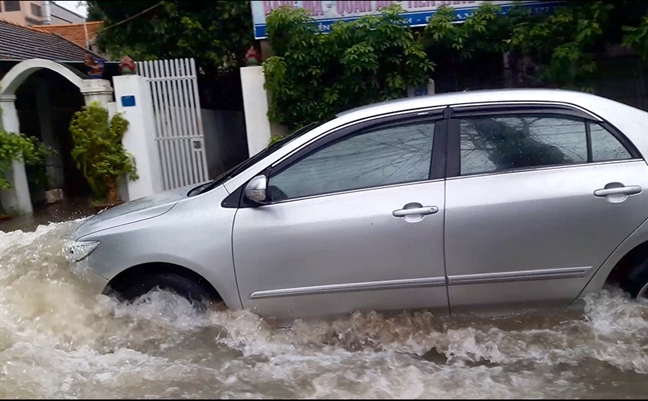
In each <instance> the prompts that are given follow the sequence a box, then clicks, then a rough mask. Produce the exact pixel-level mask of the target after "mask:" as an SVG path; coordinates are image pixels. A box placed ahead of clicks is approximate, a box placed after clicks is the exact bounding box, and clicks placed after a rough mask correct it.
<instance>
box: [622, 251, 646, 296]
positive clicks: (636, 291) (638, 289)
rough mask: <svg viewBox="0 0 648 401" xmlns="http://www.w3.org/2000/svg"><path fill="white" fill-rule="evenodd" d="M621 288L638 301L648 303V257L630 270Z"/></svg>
mask: <svg viewBox="0 0 648 401" xmlns="http://www.w3.org/2000/svg"><path fill="white" fill-rule="evenodd" d="M621 288H623V290H625V291H626V292H628V293H629V294H630V295H631V296H632V297H633V298H636V299H637V300H638V301H640V302H647V303H648V258H644V259H643V260H642V261H640V262H637V263H635V265H634V266H632V267H631V268H630V269H629V270H628V277H626V279H625V280H624V281H623V283H621Z"/></svg>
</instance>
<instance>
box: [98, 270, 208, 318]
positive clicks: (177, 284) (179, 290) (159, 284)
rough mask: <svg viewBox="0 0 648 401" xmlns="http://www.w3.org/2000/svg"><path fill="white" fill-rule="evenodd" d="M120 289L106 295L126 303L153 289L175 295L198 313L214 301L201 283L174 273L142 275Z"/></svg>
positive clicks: (113, 289)
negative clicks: (188, 303)
mask: <svg viewBox="0 0 648 401" xmlns="http://www.w3.org/2000/svg"><path fill="white" fill-rule="evenodd" d="M120 287H121V288H111V289H110V290H109V291H108V293H109V294H110V293H113V294H114V295H116V296H117V298H119V299H120V300H122V301H127V302H132V301H134V300H136V299H137V298H139V297H141V296H142V295H145V294H148V293H149V292H150V291H152V290H154V289H160V290H163V291H169V292H172V293H175V294H176V295H179V296H181V297H182V298H184V299H186V300H187V301H189V302H190V303H191V304H192V306H194V308H196V309H197V310H199V311H205V310H206V308H207V306H208V305H209V304H210V303H211V302H212V301H214V299H212V298H213V297H212V296H211V294H210V293H209V291H208V290H207V289H206V288H205V285H204V284H203V283H199V282H196V281H195V280H193V279H191V278H187V277H183V276H181V275H179V274H174V273H157V274H147V275H143V276H140V277H137V278H135V279H134V280H132V281H130V282H129V283H127V285H122V286H120Z"/></svg>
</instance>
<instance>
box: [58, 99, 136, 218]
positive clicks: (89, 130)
mask: <svg viewBox="0 0 648 401" xmlns="http://www.w3.org/2000/svg"><path fill="white" fill-rule="evenodd" d="M127 129H128V120H126V119H125V118H123V117H122V116H121V114H119V113H118V114H115V115H114V116H113V117H112V118H109V116H108V110H106V109H105V108H103V107H101V105H100V104H99V103H97V102H94V103H92V104H90V105H89V106H84V107H83V109H82V110H80V111H77V112H76V113H74V117H72V121H71V122H70V133H71V134H72V142H73V143H74V146H73V148H72V158H73V159H74V161H75V162H76V164H77V167H78V168H79V170H81V172H82V173H83V175H84V177H85V178H86V179H87V180H88V184H89V185H90V188H91V189H92V192H93V193H94V196H95V198H94V199H93V200H92V201H91V204H92V205H93V206H95V207H97V208H105V207H112V206H115V205H118V204H120V203H122V202H121V199H120V198H119V179H120V178H121V177H122V176H124V175H126V177H127V178H128V179H130V180H136V179H138V178H139V177H138V176H137V169H136V167H135V160H134V158H133V156H132V155H130V154H129V153H128V152H126V150H125V149H124V146H123V145H122V139H123V137H124V134H125V133H126V130H127Z"/></svg>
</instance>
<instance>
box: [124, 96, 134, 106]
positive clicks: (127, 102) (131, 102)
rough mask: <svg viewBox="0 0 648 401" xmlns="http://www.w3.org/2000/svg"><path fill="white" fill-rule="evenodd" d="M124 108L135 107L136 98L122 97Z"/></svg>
mask: <svg viewBox="0 0 648 401" xmlns="http://www.w3.org/2000/svg"><path fill="white" fill-rule="evenodd" d="M121 104H122V107H134V106H135V96H133V95H129V96H122V97H121Z"/></svg>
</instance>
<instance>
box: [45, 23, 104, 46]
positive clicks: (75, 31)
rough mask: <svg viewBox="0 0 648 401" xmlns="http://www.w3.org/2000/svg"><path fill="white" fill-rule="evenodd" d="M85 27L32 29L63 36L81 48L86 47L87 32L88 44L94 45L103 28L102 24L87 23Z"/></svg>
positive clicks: (76, 25) (56, 26) (51, 26)
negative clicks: (93, 42) (98, 33)
mask: <svg viewBox="0 0 648 401" xmlns="http://www.w3.org/2000/svg"><path fill="white" fill-rule="evenodd" d="M83 25H84V24H57V25H40V26H37V27H32V29H35V30H37V31H42V32H47V33H55V34H57V35H61V36H63V37H64V38H65V39H67V40H69V41H70V42H74V43H76V44H77V45H79V46H81V47H85V46H86V31H87V33H88V42H90V43H92V41H94V39H95V38H96V37H97V32H98V31H99V29H100V28H101V25H102V22H101V21H95V22H87V23H86V24H85V28H84V26H83Z"/></svg>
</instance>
